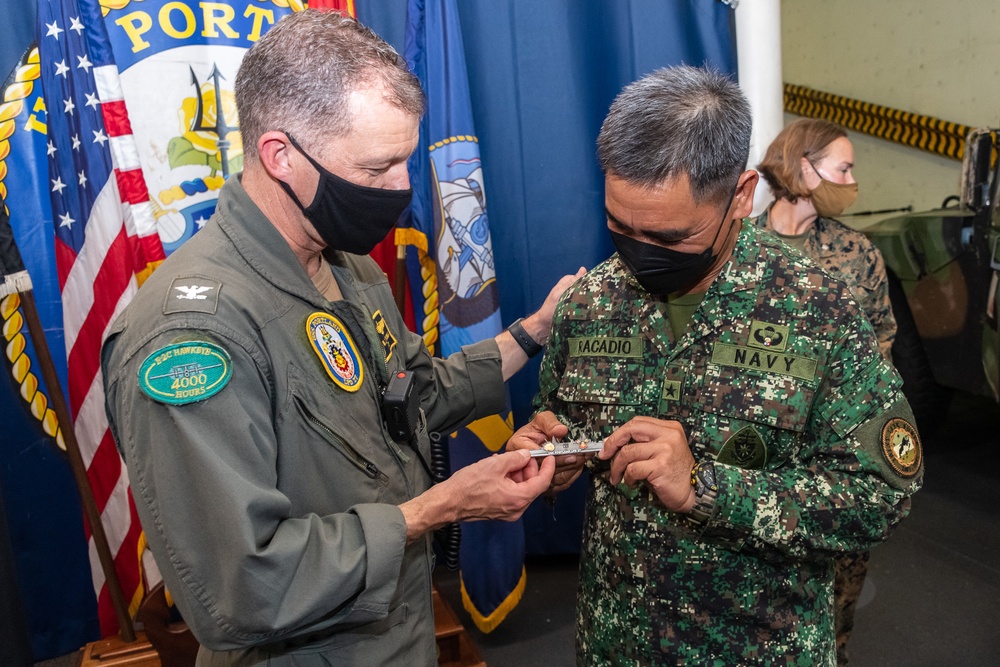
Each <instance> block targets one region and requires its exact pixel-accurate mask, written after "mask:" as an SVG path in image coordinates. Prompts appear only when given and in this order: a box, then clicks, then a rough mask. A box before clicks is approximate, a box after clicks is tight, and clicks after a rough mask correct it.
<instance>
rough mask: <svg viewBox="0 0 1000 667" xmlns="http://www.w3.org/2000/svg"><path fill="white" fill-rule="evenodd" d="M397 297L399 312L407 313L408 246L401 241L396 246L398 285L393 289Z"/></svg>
mask: <svg viewBox="0 0 1000 667" xmlns="http://www.w3.org/2000/svg"><path fill="white" fill-rule="evenodd" d="M393 292H395V294H393V296H395V297H396V307H397V308H399V314H400V315H405V314H406V310H405V308H406V246H405V245H403V244H402V243H400V244H399V245H397V246H396V285H395V289H393Z"/></svg>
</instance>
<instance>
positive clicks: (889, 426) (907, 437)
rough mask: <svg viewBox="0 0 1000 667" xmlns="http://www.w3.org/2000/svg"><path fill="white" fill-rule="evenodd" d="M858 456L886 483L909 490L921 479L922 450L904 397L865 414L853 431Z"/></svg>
mask: <svg viewBox="0 0 1000 667" xmlns="http://www.w3.org/2000/svg"><path fill="white" fill-rule="evenodd" d="M853 436H854V438H856V439H857V442H858V444H859V445H860V447H859V448H858V450H857V455H858V458H859V459H861V461H862V463H863V464H864V465H865V467H866V468H867V469H868V470H874V469H877V470H878V471H879V473H880V474H881V477H882V479H884V480H885V481H886V482H887V483H888V484H889V485H890V486H892V487H893V488H895V489H899V490H900V491H903V492H904V493H913V492H914V491H916V490H917V489H918V488H920V485H921V483H922V481H923V474H922V473H923V469H924V450H923V445H922V444H921V442H920V436H919V435H918V434H917V429H916V428H914V427H913V412H912V411H911V410H910V406H909V404H907V403H906V401H905V400H902V401H898V402H896V403H895V404H894V405H893V406H892V407H890V408H889V409H888V410H886V411H884V412H882V413H881V414H875V415H871V416H870V417H868V418H867V419H866V420H865V421H864V422H863V423H861V425H860V426H858V428H857V429H855V431H854V432H853Z"/></svg>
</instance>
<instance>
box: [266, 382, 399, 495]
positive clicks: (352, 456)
mask: <svg viewBox="0 0 1000 667" xmlns="http://www.w3.org/2000/svg"><path fill="white" fill-rule="evenodd" d="M334 391H339V390H337V389H336V388H333V387H329V386H322V385H320V386H316V385H315V383H314V384H313V385H312V386H311V385H309V384H307V383H306V382H304V381H303V379H302V378H300V377H299V376H298V373H297V372H296V371H295V369H294V368H291V367H290V369H289V386H288V396H287V402H286V405H285V410H284V411H283V412H284V415H283V419H282V420H281V423H282V426H281V429H282V432H283V434H284V438H283V440H284V441H285V442H286V443H287V446H284V447H282V448H281V455H280V460H279V475H288V476H290V479H289V480H288V481H289V482H291V481H292V479H291V478H294V481H295V484H296V485H303V486H304V485H305V484H306V482H307V481H308V480H311V479H312V478H315V480H314V481H315V482H317V483H318V484H320V486H321V487H322V488H327V489H330V493H331V494H332V495H337V494H338V493H340V491H343V492H344V493H345V494H348V493H349V494H352V495H350V497H349V498H348V497H347V496H346V495H345V497H344V498H342V499H340V500H342V501H343V503H341V502H335V505H336V508H334V509H331V510H330V511H342V510H343V509H344V508H346V507H344V508H341V507H340V506H341V505H342V504H345V503H346V506H349V505H350V504H354V503H357V502H381V501H382V500H383V499H384V497H385V496H386V491H387V488H388V482H389V477H388V475H387V473H386V471H387V470H389V469H390V465H391V460H389V458H388V452H387V451H385V452H382V451H381V449H380V448H379V445H380V444H381V439H380V438H379V437H378V435H379V434H380V432H377V434H376V435H375V436H374V437H373V436H372V435H371V434H370V433H366V432H365V431H364V430H363V429H361V428H360V427H359V425H358V424H357V422H356V420H355V419H356V417H355V414H354V413H357V412H363V411H364V409H363V408H362V406H361V405H356V403H358V401H359V400H363V399H361V397H357V396H355V395H353V394H347V392H342V393H343V394H344V395H343V396H342V398H343V400H342V401H331V400H330V398H329V396H326V397H324V396H323V394H324V393H327V394H328V393H330V392H334ZM359 393H360V392H359ZM324 398H325V399H326V400H324ZM366 407H367V406H366ZM363 416H364V415H357V418H363ZM373 423H375V424H378V422H377V421H375V422H373ZM338 508H339V509H338Z"/></svg>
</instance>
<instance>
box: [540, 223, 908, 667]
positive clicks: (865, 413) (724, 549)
mask: <svg viewBox="0 0 1000 667" xmlns="http://www.w3.org/2000/svg"><path fill="white" fill-rule="evenodd" d="M899 385H900V381H899V378H898V376H897V375H896V374H895V372H894V371H893V369H892V367H891V366H890V365H889V364H887V363H886V362H885V360H884V359H883V358H882V357H881V355H879V353H878V349H877V347H876V344H875V337H874V335H873V333H872V329H871V326H870V325H869V324H868V322H867V321H866V320H865V319H864V318H863V317H861V316H860V311H859V308H858V305H857V303H856V302H855V301H854V300H853V299H852V298H851V295H850V293H849V292H848V290H847V288H846V286H845V285H844V284H843V283H842V282H840V281H838V280H835V279H833V278H831V277H830V276H829V275H828V274H827V273H825V272H823V271H821V270H818V269H817V268H815V266H814V265H813V264H811V263H809V262H806V261H804V260H802V259H801V258H800V257H799V256H798V255H790V254H786V253H785V252H784V246H783V245H782V244H780V243H779V242H778V241H777V240H775V239H774V238H773V237H772V236H770V235H766V234H763V233H761V232H759V231H758V230H756V229H754V228H753V227H752V226H750V225H746V226H745V228H744V229H743V230H742V231H741V233H740V237H739V240H738V241H737V244H736V248H735V250H734V253H733V257H732V258H731V260H730V262H729V263H728V264H727V265H726V267H725V268H724V269H723V271H722V273H721V275H720V276H719V277H718V278H717V279H716V280H715V282H714V283H713V284H712V286H711V288H710V289H709V291H708V293H707V295H706V297H705V300H704V301H703V302H702V304H701V306H700V307H699V309H698V311H697V312H696V313H695V314H694V316H693V318H692V320H691V322H690V324H689V325H688V328H687V330H686V332H685V334H684V335H683V336H682V337H681V339H680V340H675V339H674V336H673V334H672V333H671V330H670V326H669V322H668V320H667V316H666V308H665V307H664V303H663V302H662V301H659V300H657V299H655V298H653V297H651V296H650V295H649V293H647V292H645V291H644V290H643V289H642V288H641V287H640V286H639V285H638V283H637V282H636V281H635V280H634V278H633V277H632V276H631V274H630V273H629V272H628V270H627V269H626V268H625V267H624V265H623V264H622V263H621V262H620V261H619V259H618V257H617V256H613V257H612V258H611V259H610V260H608V261H607V262H604V263H603V264H601V265H600V266H598V267H597V268H596V269H594V270H593V271H591V272H590V273H589V274H588V275H587V276H586V277H585V278H583V279H582V280H581V281H579V282H578V283H577V284H576V285H575V286H574V287H573V288H572V289H571V290H570V291H569V292H568V293H567V294H566V295H565V296H564V297H563V301H562V302H561V303H560V306H559V308H558V309H557V312H556V317H555V320H554V324H553V330H552V336H551V338H550V340H549V346H548V351H547V353H546V356H545V359H544V361H543V363H542V370H541V376H540V394H539V397H538V399H537V402H538V406H539V407H540V408H544V409H550V410H553V411H554V412H555V413H556V414H558V415H559V416H560V417H561V418H562V419H563V420H564V421H566V422H567V423H568V424H570V425H571V434H574V435H586V436H588V437H594V438H600V437H606V436H607V435H609V434H610V433H611V432H612V431H613V430H614V429H615V428H617V427H619V426H621V425H622V424H624V423H625V422H626V421H628V420H629V419H631V418H632V417H634V416H637V415H648V416H655V417H660V418H663V419H675V420H677V421H679V422H680V423H681V424H683V425H684V427H685V431H686V433H687V435H688V439H689V443H690V446H691V450H692V453H693V454H694V457H695V460H696V461H698V460H704V459H715V461H716V471H717V478H718V483H719V496H718V501H717V503H716V507H715V511H714V513H713V515H712V516H711V517H710V518H709V519H708V521H707V522H706V523H705V525H702V526H699V525H696V524H694V523H693V522H692V521H690V520H689V519H688V518H687V517H685V516H683V515H679V514H675V513H671V512H668V511H666V510H665V509H664V508H663V506H662V505H661V504H660V503H659V501H658V500H657V499H656V498H655V496H653V495H652V494H651V493H650V492H649V491H648V489H647V487H645V486H643V485H641V486H639V487H638V489H636V490H635V491H629V490H628V489H627V488H626V487H624V486H621V485H620V486H618V487H612V486H611V485H610V483H609V481H608V474H607V464H606V463H595V462H592V464H591V465H593V469H592V475H591V481H590V484H591V489H590V492H589V499H588V504H587V514H586V520H585V528H584V540H583V548H582V556H581V573H580V589H579V599H578V622H577V654H578V660H579V662H580V664H585V665H607V664H629V665H632V664H670V665H675V664H684V665H699V666H701V665H712V664H716V665H736V664H739V665H746V664H768V665H774V664H791V665H832V664H834V659H835V658H834V633H833V619H832V614H831V609H832V605H831V595H832V581H833V571H832V560H831V556H832V555H834V554H836V553H841V552H846V551H858V550H864V549H867V548H869V547H871V546H872V545H874V544H876V543H878V542H880V541H882V540H884V539H885V538H886V537H887V536H888V535H889V533H890V531H891V530H892V528H893V526H894V525H895V524H896V523H897V522H898V521H899V520H900V519H901V518H902V517H903V516H904V515H905V514H906V513H907V511H908V509H909V504H910V503H909V495H910V494H911V493H913V492H914V491H915V490H916V489H917V488H918V487H919V485H920V482H921V476H922V456H921V450H920V444H919V440H918V438H917V435H916V432H915V430H914V429H913V427H912V426H910V424H912V423H913V420H912V415H911V413H910V410H909V406H908V405H907V403H906V401H905V399H904V398H903V396H902V393H901V392H900V391H899Z"/></svg>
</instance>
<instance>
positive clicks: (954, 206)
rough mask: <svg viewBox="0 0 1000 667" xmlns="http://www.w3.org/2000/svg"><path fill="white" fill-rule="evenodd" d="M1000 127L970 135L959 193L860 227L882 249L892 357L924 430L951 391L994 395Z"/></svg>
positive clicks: (999, 364)
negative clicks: (935, 205) (893, 327)
mask: <svg viewBox="0 0 1000 667" xmlns="http://www.w3.org/2000/svg"><path fill="white" fill-rule="evenodd" d="M998 146H1000V129H977V130H974V131H972V132H971V133H970V134H969V137H968V139H967V141H966V146H965V155H964V158H963V162H962V179H961V184H960V193H959V194H958V195H952V196H950V197H948V198H947V199H945V201H944V202H943V203H942V205H941V208H939V209H935V210H932V211H924V212H919V213H907V214H905V215H900V216H896V217H892V218H888V219H884V220H881V221H879V222H878V223H876V224H874V225H872V226H871V227H868V228H865V229H862V230H861V231H862V232H864V233H865V235H866V236H868V238H869V239H871V241H872V242H873V243H874V244H875V245H876V246H877V247H878V249H879V250H880V251H881V252H882V257H883V258H884V260H885V264H886V268H887V271H888V274H889V296H890V299H891V301H892V308H893V313H894V314H895V316H896V322H897V326H898V330H897V334H896V342H895V343H894V345H893V350H892V356H893V363H894V364H895V365H896V368H897V370H898V371H899V373H900V375H901V376H902V377H903V391H904V393H905V394H906V396H907V398H908V399H909V401H910V404H911V405H912V407H913V410H914V413H915V415H916V417H917V422H918V426H919V428H920V430H921V431H922V432H925V433H926V434H928V435H929V434H930V433H932V432H933V431H934V428H935V426H936V425H937V424H939V423H940V422H941V421H943V419H944V413H945V411H946V410H947V407H948V404H949V401H950V399H951V392H952V390H961V391H966V392H972V393H975V394H980V395H984V396H992V397H993V398H994V400H1000V333H998V327H997V314H998V311H1000V294H998V290H997V280H998V275H1000V210H998V208H1000V207H998V204H1000V202H998V201H997V199H998V194H1000V193H998V189H1000V187H998V186H1000V160H997V159H996V156H997V149H998Z"/></svg>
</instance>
